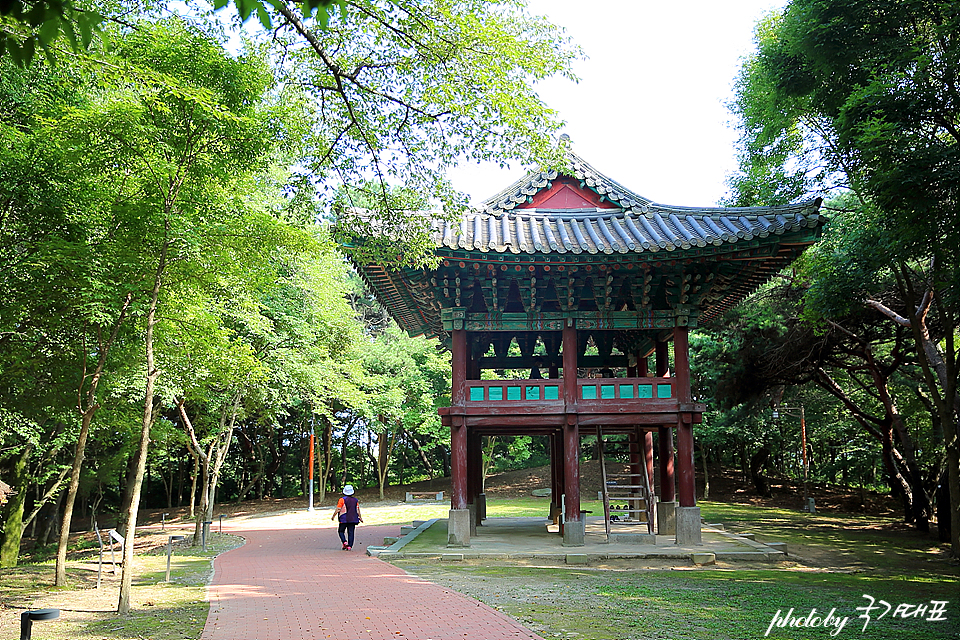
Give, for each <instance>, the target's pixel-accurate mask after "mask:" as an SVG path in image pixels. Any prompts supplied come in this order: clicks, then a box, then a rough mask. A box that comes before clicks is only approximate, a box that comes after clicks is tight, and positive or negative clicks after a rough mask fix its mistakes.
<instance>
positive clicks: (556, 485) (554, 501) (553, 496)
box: [550, 431, 563, 524]
mask: <svg viewBox="0 0 960 640" xmlns="http://www.w3.org/2000/svg"><path fill="white" fill-rule="evenodd" d="M562 495H563V432H562V431H557V432H555V433H551V434H550V520H551V521H552V522H553V523H554V524H557V523H559V522H560V513H561V512H562V511H563V506H562V505H561V504H560V496H562Z"/></svg>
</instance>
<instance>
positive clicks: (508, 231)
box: [434, 200, 821, 254]
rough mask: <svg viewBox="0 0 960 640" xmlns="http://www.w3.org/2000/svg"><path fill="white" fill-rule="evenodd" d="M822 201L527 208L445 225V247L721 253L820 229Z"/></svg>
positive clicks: (441, 243)
mask: <svg viewBox="0 0 960 640" xmlns="http://www.w3.org/2000/svg"><path fill="white" fill-rule="evenodd" d="M819 205H820V201H819V200H811V201H807V202H802V203H799V204H795V205H789V206H784V207H777V208H768V207H762V208H753V207H751V208H740V209H688V208H682V207H667V206H664V205H644V207H643V208H644V209H645V211H644V212H643V213H640V214H637V213H635V212H634V211H611V210H609V209H579V210H569V209H567V210H563V211H555V210H554V211H550V210H537V209H520V210H515V211H506V212H502V213H499V214H490V213H485V212H469V213H467V214H465V215H464V217H463V219H462V220H461V221H460V222H459V223H449V222H438V223H437V226H436V232H435V234H434V240H435V242H436V245H437V247H438V248H443V247H447V248H450V249H466V250H474V249H476V250H479V251H483V252H486V251H496V252H498V253H504V252H506V251H509V252H512V253H523V252H526V253H566V252H568V251H570V252H573V253H583V252H587V253H607V254H611V253H627V252H631V251H632V252H638V253H639V252H643V251H662V250H666V251H673V250H675V249H677V248H681V249H689V248H691V247H705V246H707V245H716V246H720V245H722V244H724V243H731V244H732V243H737V242H738V241H740V240H752V239H753V238H754V237H759V238H766V237H767V236H769V235H783V234H784V233H786V232H789V231H797V230H800V229H803V228H806V227H811V228H813V227H816V226H818V225H819V224H820V222H821V216H820V215H819V214H818V210H819Z"/></svg>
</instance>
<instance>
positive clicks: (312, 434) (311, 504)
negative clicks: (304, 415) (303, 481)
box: [307, 417, 315, 511]
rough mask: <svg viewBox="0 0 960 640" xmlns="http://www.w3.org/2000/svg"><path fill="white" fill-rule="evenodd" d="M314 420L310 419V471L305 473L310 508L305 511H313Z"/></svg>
mask: <svg viewBox="0 0 960 640" xmlns="http://www.w3.org/2000/svg"><path fill="white" fill-rule="evenodd" d="M314 420H315V419H314V418H313V417H311V418H310V471H309V472H308V473H307V476H308V477H309V482H310V506H309V507H307V511H313V447H314V432H313V426H314Z"/></svg>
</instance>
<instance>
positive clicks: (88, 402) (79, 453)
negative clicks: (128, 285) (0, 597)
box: [53, 293, 133, 587]
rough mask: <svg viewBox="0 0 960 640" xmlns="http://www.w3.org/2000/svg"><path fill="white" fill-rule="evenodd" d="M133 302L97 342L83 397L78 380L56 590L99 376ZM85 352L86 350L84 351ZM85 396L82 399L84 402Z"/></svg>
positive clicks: (63, 572) (63, 571) (62, 581)
mask: <svg viewBox="0 0 960 640" xmlns="http://www.w3.org/2000/svg"><path fill="white" fill-rule="evenodd" d="M132 300H133V294H132V293H128V294H127V297H126V298H125V299H124V301H123V304H122V305H121V307H120V313H119V315H118V316H117V319H116V321H115V322H114V323H113V328H112V329H111V331H110V337H109V338H107V340H105V341H104V340H102V339H98V340H97V342H98V343H99V344H98V345H97V347H98V348H97V351H98V352H99V354H98V357H97V366H96V368H95V369H94V370H93V373H92V374H90V386H89V387H87V392H86V394H84V393H83V384H84V381H85V380H86V377H87V376H86V373H84V376H83V377H82V378H81V382H80V388H79V389H78V390H77V410H78V411H80V434H79V435H78V436H77V447H76V449H75V450H74V453H73V466H72V467H71V469H70V484H69V485H68V486H67V500H66V502H65V503H64V505H63V520H62V521H61V523H60V539H59V540H58V541H57V566H56V574H55V576H54V580H53V584H54V586H57V587H64V586H66V584H67V568H66V563H67V547H68V546H69V544H70V525H71V524H72V522H73V506H74V503H75V502H76V500H77V490H78V489H79V487H80V471H81V468H82V467H83V456H84V451H85V450H86V447H87V437H88V435H89V433H90V425H91V424H92V423H93V416H94V414H96V412H97V410H98V409H99V408H100V403H99V402H97V387H98V386H99V385H100V378H101V377H102V376H103V369H104V367H105V366H106V364H107V355H108V354H109V352H110V349H111V348H112V347H113V344H114V342H115V341H116V338H117V334H118V333H119V331H120V326H121V325H122V324H123V321H124V319H125V318H126V316H127V309H129V308H130V302H131V301H132ZM84 351H86V349H84ZM86 357H87V356H86V353H84V354H83V358H84V370H86ZM84 395H86V398H84Z"/></svg>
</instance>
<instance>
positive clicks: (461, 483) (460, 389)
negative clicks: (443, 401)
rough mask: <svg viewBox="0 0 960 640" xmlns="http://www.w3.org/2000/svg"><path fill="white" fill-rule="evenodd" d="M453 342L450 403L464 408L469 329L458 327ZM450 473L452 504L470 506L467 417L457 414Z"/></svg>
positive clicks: (451, 436)
mask: <svg viewBox="0 0 960 640" xmlns="http://www.w3.org/2000/svg"><path fill="white" fill-rule="evenodd" d="M452 337H453V340H452V344H451V351H452V354H451V359H452V365H453V366H452V372H451V388H450V404H451V405H452V406H453V407H463V406H464V405H466V403H467V402H466V399H467V332H466V330H465V329H454V330H453V334H452ZM450 475H451V476H452V478H451V481H452V486H451V496H450V506H451V508H453V509H466V508H467V477H468V476H467V428H466V426H464V424H463V416H462V414H461V415H454V416H453V425H452V426H451V427H450Z"/></svg>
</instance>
